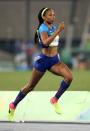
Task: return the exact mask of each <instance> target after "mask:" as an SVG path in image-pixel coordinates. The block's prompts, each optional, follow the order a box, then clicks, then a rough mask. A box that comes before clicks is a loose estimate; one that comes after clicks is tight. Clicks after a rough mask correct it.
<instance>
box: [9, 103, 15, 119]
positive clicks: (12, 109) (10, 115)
mask: <svg viewBox="0 0 90 131" xmlns="http://www.w3.org/2000/svg"><path fill="white" fill-rule="evenodd" d="M14 111H15V106H14V103H13V102H11V103H10V104H9V112H8V120H9V121H12V120H13V118H14Z"/></svg>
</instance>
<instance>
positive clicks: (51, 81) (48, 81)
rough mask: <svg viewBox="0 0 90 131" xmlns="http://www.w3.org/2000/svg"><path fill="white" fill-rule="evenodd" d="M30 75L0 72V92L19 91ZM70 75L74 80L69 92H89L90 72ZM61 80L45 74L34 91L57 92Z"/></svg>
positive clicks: (28, 72) (27, 72)
mask: <svg viewBox="0 0 90 131" xmlns="http://www.w3.org/2000/svg"><path fill="white" fill-rule="evenodd" d="M31 73H32V72H31V71H21V72H20V71H17V72H0V90H2V91H5V90H13V91H14V90H20V89H21V87H22V86H24V85H25V84H26V83H27V82H28V81H29V80H30V76H31ZM72 73H73V78H74V79H73V82H72V84H71V86H70V88H69V90H74V91H76V90H78V91H90V70H85V71H80V70H76V71H72ZM61 80H62V78H61V77H59V76H56V75H53V74H51V73H50V72H46V74H45V75H44V76H43V78H42V79H41V80H40V82H39V83H38V84H37V86H36V87H35V90H37V91H38V90H42V91H44V90H45V91H49V90H57V88H58V87H59V84H60V81H61Z"/></svg>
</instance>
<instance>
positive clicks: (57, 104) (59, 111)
mask: <svg viewBox="0 0 90 131" xmlns="http://www.w3.org/2000/svg"><path fill="white" fill-rule="evenodd" d="M50 103H51V104H52V105H53V107H54V109H55V112H56V113H57V114H61V113H62V112H61V108H60V105H59V103H58V100H57V99H56V98H55V97H52V98H51V99H50Z"/></svg>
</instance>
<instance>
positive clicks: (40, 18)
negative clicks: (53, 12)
mask: <svg viewBox="0 0 90 131" xmlns="http://www.w3.org/2000/svg"><path fill="white" fill-rule="evenodd" d="M45 8H46V7H44V8H42V9H41V10H40V11H39V13H38V21H39V25H38V27H37V30H36V31H35V35H34V42H35V44H37V43H38V29H39V27H40V25H41V24H42V23H43V22H44V20H43V18H42V12H43V10H44V9H45ZM48 10H50V8H47V9H46V10H45V12H44V13H43V16H44V15H45V14H46V13H47V11H48Z"/></svg>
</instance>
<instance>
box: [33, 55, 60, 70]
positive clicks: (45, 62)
mask: <svg viewBox="0 0 90 131" xmlns="http://www.w3.org/2000/svg"><path fill="white" fill-rule="evenodd" d="M59 61H60V57H59V55H55V56H53V57H48V56H46V55H44V54H40V55H38V56H36V57H35V58H34V65H33V66H34V68H35V69H37V70H39V71H40V72H45V71H46V70H50V68H51V67H52V66H53V65H55V64H56V63H58V62H59Z"/></svg>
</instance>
